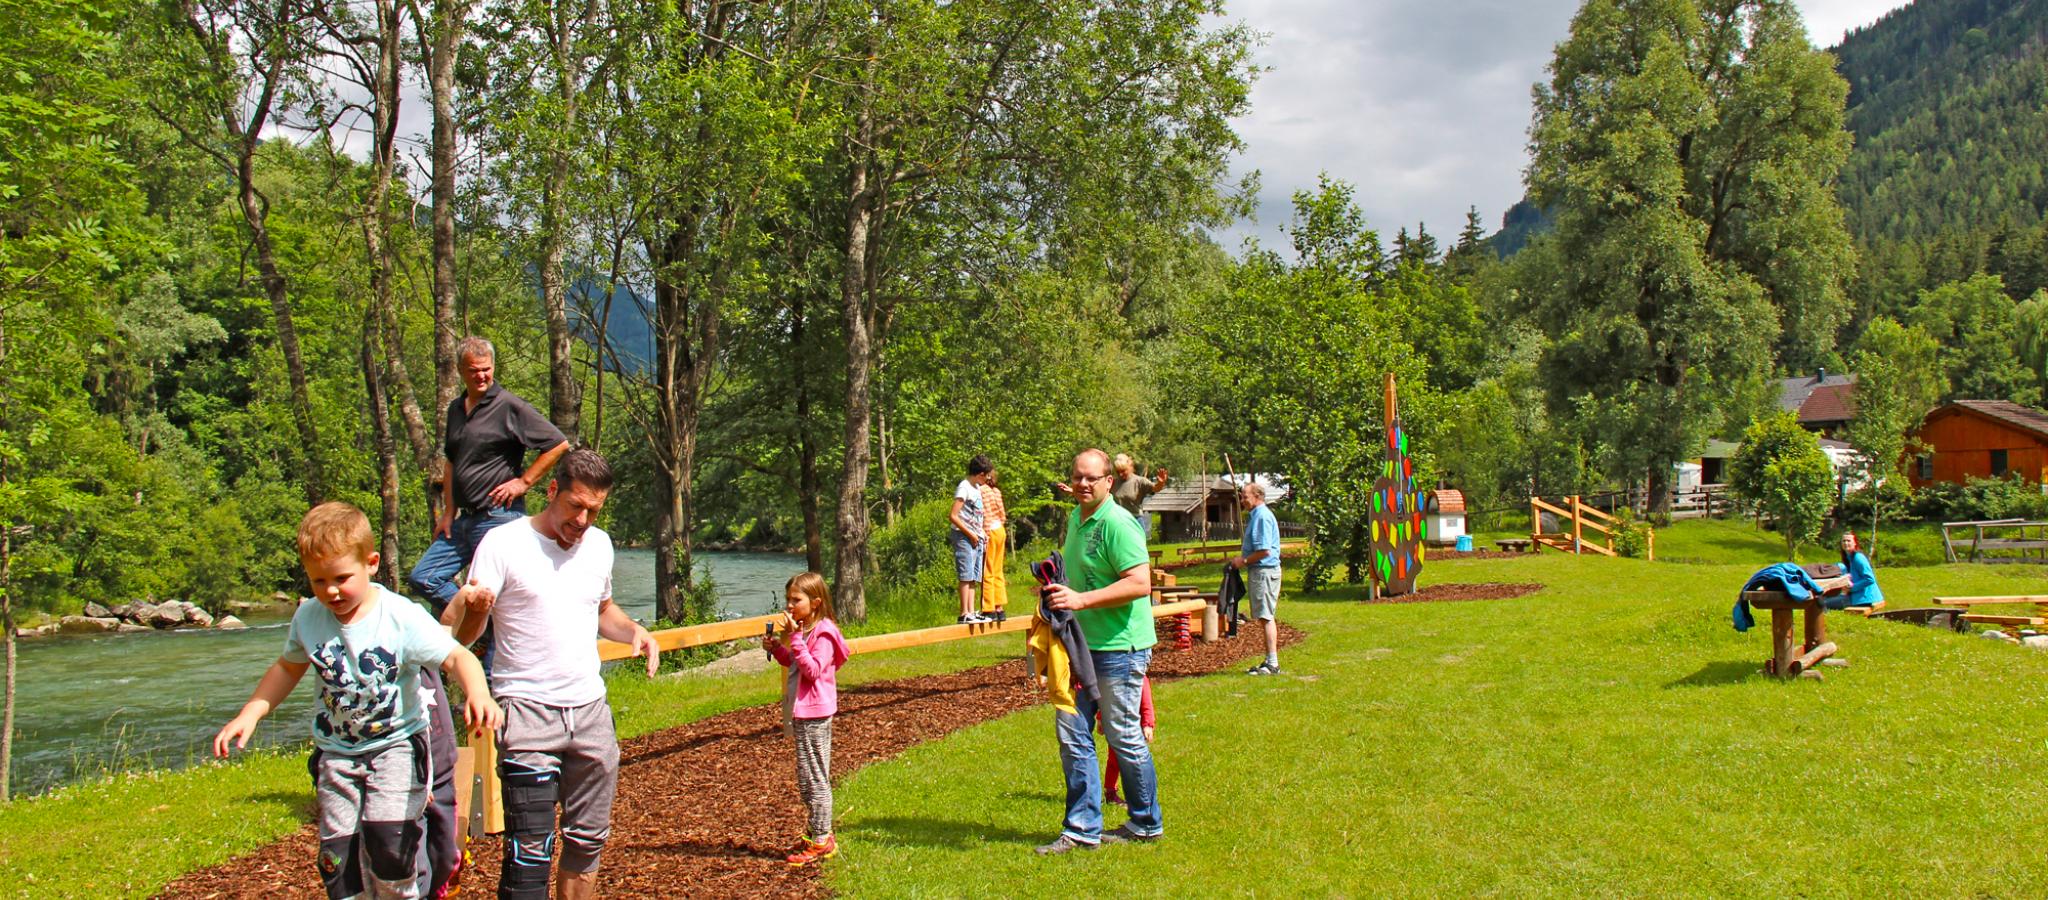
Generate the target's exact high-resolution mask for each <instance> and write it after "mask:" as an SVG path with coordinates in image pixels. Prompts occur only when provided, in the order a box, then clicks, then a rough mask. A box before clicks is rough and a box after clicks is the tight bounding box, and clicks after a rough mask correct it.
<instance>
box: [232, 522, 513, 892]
mask: <svg viewBox="0 0 2048 900" xmlns="http://www.w3.org/2000/svg"><path fill="white" fill-rule="evenodd" d="M298 543H299V562H300V564H301V565H303V566H304V567H305V569H306V581H307V582H308V583H309V584H311V585H312V588H313V597H312V599H313V600H314V601H317V602H302V603H300V604H299V609H298V612H296V613H294V614H293V615H292V624H291V630H290V631H289V632H287V633H286V636H285V643H284V654H283V655H282V656H279V657H278V659H277V662H275V663H272V664H271V666H270V670H269V671H267V672H264V673H263V679H262V680H261V681H259V682H257V683H256V693H255V694H254V695H253V696H251V697H250V698H249V702H248V704H247V705H245V706H243V707H242V712H241V713H240V714H239V715H237V716H235V717H234V719H232V720H230V721H229V722H228V724H227V725H226V726H223V727H222V728H221V730H220V734H219V735H216V736H215V737H214V739H213V752H214V755H215V756H221V757H225V756H227V755H228V751H229V749H230V747H235V748H243V747H247V746H249V736H250V734H251V733H253V732H254V731H255V729H256V723H257V722H258V721H260V720H261V719H262V718H263V717H264V715H266V714H268V713H269V712H270V711H271V710H272V709H275V708H276V707H277V704H278V703H279V702H281V701H283V700H284V698H285V697H286V696H289V695H290V694H291V692H292V688H293V687H296V686H297V685H298V683H299V679H300V678H301V677H303V676H304V675H305V674H306V670H307V669H309V668H310V669H312V670H313V671H314V673H315V674H316V675H318V676H319V679H320V682H319V684H320V708H319V709H318V710H316V711H315V712H314V714H313V758H312V759H311V760H310V761H309V763H308V765H307V768H308V769H310V770H311V771H312V774H313V787H314V791H315V793H316V795H317V798H318V812H317V814H316V815H317V818H318V821H319V830H320V857H319V865H320V880H321V881H322V882H324V883H325V884H326V886H327V896H329V897H332V898H341V897H354V896H357V895H360V894H364V893H367V894H368V895H369V896H371V897H374V898H412V897H418V896H419V895H420V894H419V882H418V880H417V879H418V873H417V872H416V871H415V869H414V861H415V858H416V857H417V855H418V853H419V849H420V835H421V827H420V813H421V810H422V809H423V808H424V807H425V805H426V802H427V793H428V790H429V786H430V785H431V784H432V781H433V779H432V773H430V772H429V771H428V769H429V759H428V754H427V749H426V746H425V744H426V734H425V731H426V727H427V710H426V704H425V703H424V702H423V700H422V698H421V692H420V669H421V668H423V667H426V666H438V667H440V669H441V670H442V671H443V672H446V673H448V674H449V675H450V676H452V677H454V679H455V680H456V681H457V682H458V683H460V684H461V685H462V692H463V693H464V694H465V695H466V696H467V697H468V701H467V703H466V704H465V708H464V710H463V713H464V718H465V719H466V720H467V721H468V723H469V726H470V728H471V729H473V730H476V731H478V732H481V731H483V730H484V729H491V730H496V729H497V728H498V726H499V725H500V724H502V723H503V721H504V716H503V713H501V712H500V711H499V710H498V704H497V703H495V702H493V701H492V700H491V695H490V689H489V688H488V686H487V685H486V683H485V681H484V670H483V666H481V665H479V664H478V663H477V660H476V657H475V656H472V655H470V652H469V651H468V650H465V649H463V648H462V647H461V646H459V645H457V644H456V643H455V639H454V638H453V637H452V636H450V635H449V633H448V630H447V629H446V628H444V627H442V625H441V624H440V623H439V622H436V621H434V617H433V616H432V615H430V614H428V613H427V611H426V610H425V609H423V608H421V607H420V606H418V605H416V604H414V603H413V602H412V601H410V600H407V599H405V598H404V597H401V596H399V595H397V594H393V593H391V592H389V591H386V590H385V589H384V588H382V587H381V586H379V585H377V584H376V583H374V582H372V581H371V580H370V579H371V578H372V577H374V576H375V575H376V574H377V564H378V562H379V559H378V555H377V552H376V550H375V549H373V548H374V544H373V543H372V538H371V535H370V520H369V519H368V518H366V517H364V515H363V513H362V511H361V510H359V509H356V508H355V507H354V506H350V505H349V504H347V503H340V502H333V503H323V504H320V505H319V506H316V507H313V509H312V511H310V512H308V513H306V517H305V518H304V519H302V520H301V521H300V522H299V534H298Z"/></svg>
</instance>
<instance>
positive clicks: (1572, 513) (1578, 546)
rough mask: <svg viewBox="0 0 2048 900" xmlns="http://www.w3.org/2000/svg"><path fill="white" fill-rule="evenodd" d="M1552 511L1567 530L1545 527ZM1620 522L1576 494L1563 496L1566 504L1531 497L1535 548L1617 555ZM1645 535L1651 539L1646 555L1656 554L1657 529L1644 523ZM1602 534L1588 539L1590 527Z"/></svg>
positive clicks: (1530, 505)
mask: <svg viewBox="0 0 2048 900" xmlns="http://www.w3.org/2000/svg"><path fill="white" fill-rule="evenodd" d="M1546 512H1548V513H1550V514H1551V515H1553V516H1556V517H1557V519H1558V527H1560V528H1566V529H1569V530H1566V531H1544V530H1543V514H1544V513H1546ZM1619 524H1620V523H1619V522H1618V521H1617V520H1616V519H1615V518H1614V517H1613V516H1611V515H1608V514H1607V513H1605V512H1602V511H1600V510H1598V509H1595V508H1594V507H1591V506H1588V505H1586V504H1585V502H1584V501H1582V500H1581V499H1580V498H1579V496H1578V495H1577V494H1574V495H1572V496H1570V497H1566V498H1565V499H1564V505H1563V506H1556V505H1553V504H1550V503H1546V502H1544V500H1543V498H1541V497H1530V498H1529V540H1530V541H1531V542H1533V543H1532V548H1542V547H1549V548H1551V549H1553V550H1562V551H1564V552H1566V553H1573V554H1578V553H1584V552H1586V551H1588V550H1590V551H1592V552H1594V553H1598V554H1600V555H1602V556H1616V555H1618V552H1617V551H1616V550H1615V549H1614V531H1615V527H1616V526H1618V525H1619ZM1642 528H1643V530H1644V532H1645V534H1644V537H1645V539H1647V540H1648V541H1649V544H1648V545H1647V547H1646V548H1645V550H1646V555H1647V556H1648V557H1649V558H1650V559H1652V560H1654V559H1656V558H1657V533H1656V532H1655V531H1651V530H1650V529H1649V527H1648V526H1642ZM1589 530H1590V531H1596V532H1599V534H1600V540H1599V542H1597V543H1595V542H1593V541H1588V540H1587V539H1586V532H1587V531H1589Z"/></svg>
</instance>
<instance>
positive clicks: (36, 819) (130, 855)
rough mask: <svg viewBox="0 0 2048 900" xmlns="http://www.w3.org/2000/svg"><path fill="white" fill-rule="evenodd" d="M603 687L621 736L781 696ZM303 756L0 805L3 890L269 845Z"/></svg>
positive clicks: (930, 656)
mask: <svg viewBox="0 0 2048 900" xmlns="http://www.w3.org/2000/svg"><path fill="white" fill-rule="evenodd" d="M753 652H759V651H753ZM1016 657H1017V640H1016V638H1015V637H1014V636H1012V637H1007V638H1002V637H998V638H983V639H978V640H971V641H957V642H953V643H949V644H940V645H935V646H932V647H927V648H922V649H921V650H919V651H916V652H895V653H882V654H876V655H874V656H870V657H863V658H862V659H861V663H860V665H858V666H854V667H852V668H849V669H848V670H846V672H845V674H844V675H843V676H842V677H841V683H842V684H858V683H861V682H866V681H876V680H883V679H891V678H907V677H910V676H914V675H924V674H931V673H934V672H948V671H954V670H957V669H963V668H970V667H973V666H980V665H988V664H991V663H996V662H1001V661H1003V660H1009V659H1015V658H1016ZM609 683H610V688H611V702H612V709H613V712H614V714H615V715H616V716H617V717H618V726H619V733H620V735H621V736H624V737H631V736H634V735H640V734H646V733H648V732H651V731H658V730H660V729H663V728H668V727H672V726H675V725H680V724H684V723H687V722H692V721H696V720H698V719H701V718H705V717H707V716H712V715H716V714H718V713H721V712H725V711H727V710H731V709H738V708H740V707H743V706H751V705H754V704H760V703H772V702H774V701H775V700H776V699H777V698H778V697H780V696H781V694H780V690H781V682H780V680H779V676H778V673H776V672H766V673H756V674H751V675H731V676H714V675H706V674H703V673H701V672H686V673H683V674H680V675H674V676H667V677H663V678H660V679H656V680H653V681H649V680H648V679H646V678H644V677H641V676H639V675H634V674H615V675H614V677H612V678H611V679H609ZM299 689H300V690H310V689H311V686H310V685H302V686H301V687H300V688H299ZM305 760H306V756H305V751H304V750H303V749H301V750H296V751H277V752H270V753H254V754H250V755H248V756H246V757H242V758H239V759H236V760H233V761H231V762H228V763H225V764H209V765H200V766H195V767H193V768H190V769H186V770H183V771H179V772H150V773H142V774H135V775H123V776H115V777H112V778H107V779H101V780H96V781H87V782H83V783H80V784H75V785H71V786H69V787H65V788H61V789H58V790H56V791H53V792H51V793H48V794H44V795H40V796H36V797H31V798H28V799H23V800H17V801H15V802H14V803H12V804H9V805H6V806H0V873H4V875H0V897H64V898H70V900H80V898H87V897H94V898H97V897H146V896H149V895H150V894H152V893H154V892H155V891H157V890H158V889H160V888H162V887H163V886H164V885H165V884H167V883H169V882H170V881H171V879H173V878H175V877H177V876H178V875H180V874H182V873H184V872H188V871H191V870H193V869H199V868H204V867H206V866H209V865H213V864H215V863H218V862H221V861H223V860H226V859H228V858H229V857H232V856H234V855H236V854H239V853H243V852H247V851H249V850H252V849H254V848H256V847H260V846H262V845H264V844H267V843H269V842H271V841H274V840H276V839H278V838H279V837H282V836H284V835H286V834H289V833H291V832H292V831H295V830H297V829H298V828H299V827H300V826H301V825H303V824H304V823H306V822H309V821H311V810H312V799H313V790H312V784H311V783H310V782H309V781H308V779H307V777H306V764H305ZM311 863H312V861H311V860H307V871H306V876H307V879H308V883H312V881H311V880H312V878H313V872H312V868H311Z"/></svg>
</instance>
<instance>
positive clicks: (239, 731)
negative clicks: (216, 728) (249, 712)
mask: <svg viewBox="0 0 2048 900" xmlns="http://www.w3.org/2000/svg"><path fill="white" fill-rule="evenodd" d="M255 733H256V720H254V719H251V718H249V717H247V716H236V717H234V718H232V719H229V720H228V723H227V724H226V725H223V726H221V729H220V733H219V734H216V735H214V736H213V755H214V756H217V757H219V758H221V759H227V758H228V748H229V747H230V746H231V745H232V746H233V748H234V749H236V750H247V749H249V736H250V735H252V734H255Z"/></svg>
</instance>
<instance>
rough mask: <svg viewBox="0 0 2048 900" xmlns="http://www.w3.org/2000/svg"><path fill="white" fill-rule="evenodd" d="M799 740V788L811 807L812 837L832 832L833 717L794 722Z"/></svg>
mask: <svg viewBox="0 0 2048 900" xmlns="http://www.w3.org/2000/svg"><path fill="white" fill-rule="evenodd" d="M790 732H791V735H792V736H793V737H795V738H796V789H797V793H798V794H800V795H802V797H803V798H804V805H805V806H807V807H810V810H811V819H810V838H811V840H814V841H818V840H824V839H825V836H826V835H829V834H831V833H832V718H831V717H830V716H827V717H825V718H822V719H792V720H790Z"/></svg>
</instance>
